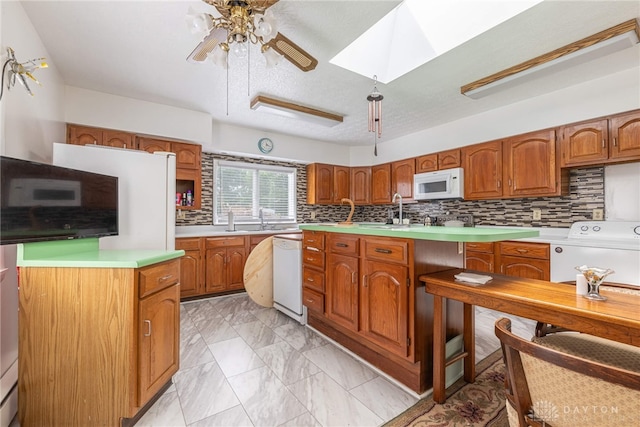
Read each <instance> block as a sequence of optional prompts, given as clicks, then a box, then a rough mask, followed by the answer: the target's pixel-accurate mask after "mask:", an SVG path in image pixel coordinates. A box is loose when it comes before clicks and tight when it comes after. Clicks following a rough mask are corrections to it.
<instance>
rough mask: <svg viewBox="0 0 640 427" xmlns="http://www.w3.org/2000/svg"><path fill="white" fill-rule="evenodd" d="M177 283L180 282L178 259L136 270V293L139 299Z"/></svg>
mask: <svg viewBox="0 0 640 427" xmlns="http://www.w3.org/2000/svg"><path fill="white" fill-rule="evenodd" d="M178 282H180V259H179V258H178V259H174V260H171V261H166V262H163V263H160V264H154V265H151V266H149V267H143V268H141V269H139V270H138V285H139V286H138V289H139V291H138V292H139V295H140V298H144V297H146V296H147V295H150V294H152V293H154V292H157V291H159V290H161V289H164V288H168V287H169V286H171V285H175V284H176V283H178Z"/></svg>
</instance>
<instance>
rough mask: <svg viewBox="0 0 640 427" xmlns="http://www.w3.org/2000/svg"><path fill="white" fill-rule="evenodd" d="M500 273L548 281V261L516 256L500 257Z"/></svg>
mask: <svg viewBox="0 0 640 427" xmlns="http://www.w3.org/2000/svg"><path fill="white" fill-rule="evenodd" d="M500 273H502V274H506V275H507V276H516V277H524V278H527V279H538V280H547V281H548V280H550V264H549V261H548V260H544V259H533V258H524V257H517V256H501V257H500Z"/></svg>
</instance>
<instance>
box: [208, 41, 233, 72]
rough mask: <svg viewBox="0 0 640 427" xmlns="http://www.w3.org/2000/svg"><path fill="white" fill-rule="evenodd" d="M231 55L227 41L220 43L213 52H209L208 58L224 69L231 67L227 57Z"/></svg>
mask: <svg viewBox="0 0 640 427" xmlns="http://www.w3.org/2000/svg"><path fill="white" fill-rule="evenodd" d="M228 57H229V45H228V44H226V43H220V44H219V45H218V47H217V49H214V50H213V52H209V53H207V59H208V60H210V61H211V62H213V63H214V64H216V65H217V66H219V67H222V68H223V69H225V70H226V69H227V68H229V63H228V62H227V59H228Z"/></svg>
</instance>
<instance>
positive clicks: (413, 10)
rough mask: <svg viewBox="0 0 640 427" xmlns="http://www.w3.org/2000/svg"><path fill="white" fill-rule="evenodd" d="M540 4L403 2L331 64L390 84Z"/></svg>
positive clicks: (528, 0)
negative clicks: (375, 77)
mask: <svg viewBox="0 0 640 427" xmlns="http://www.w3.org/2000/svg"><path fill="white" fill-rule="evenodd" d="M540 2H542V0H497V1H488V0H405V1H403V2H402V3H401V4H400V5H398V6H397V7H396V8H395V9H393V10H392V11H391V12H389V13H388V14H387V15H385V16H384V17H383V18H382V19H381V20H380V21H378V22H377V23H376V24H374V25H373V26H372V27H371V28H369V29H368V30H367V31H366V32H365V33H364V34H362V35H361V36H360V37H358V38H357V39H356V40H355V41H354V42H353V43H351V44H350V45H349V46H347V47H346V48H345V49H343V50H342V51H341V52H340V53H338V54H337V55H336V56H334V57H333V58H332V59H331V60H330V61H329V62H331V63H332V64H334V65H338V66H339V67H342V68H346V69H347V70H350V71H353V72H355V73H358V74H361V75H363V76H366V77H368V78H371V77H372V76H373V75H374V74H375V75H377V76H378V81H380V82H381V83H390V82H391V81H393V80H395V79H397V78H398V77H400V76H403V75H404V74H406V73H408V72H409V71H411V70H413V69H415V68H417V67H419V66H421V65H422V64H424V63H426V62H428V61H430V60H432V59H433V58H435V57H437V56H439V55H442V54H443V53H445V52H447V51H449V50H451V49H453V48H454V47H456V46H459V45H461V44H462V43H464V42H466V41H468V40H470V39H472V38H474V37H476V36H477V35H479V34H481V33H483V32H485V31H487V30H489V29H490V28H493V27H495V26H496V25H498V24H500V23H502V22H504V21H506V20H508V19H509V18H512V17H514V16H515V15H517V14H519V13H521V12H524V11H525V10H527V9H529V8H531V7H533V6H535V5H536V4H538V3H540Z"/></svg>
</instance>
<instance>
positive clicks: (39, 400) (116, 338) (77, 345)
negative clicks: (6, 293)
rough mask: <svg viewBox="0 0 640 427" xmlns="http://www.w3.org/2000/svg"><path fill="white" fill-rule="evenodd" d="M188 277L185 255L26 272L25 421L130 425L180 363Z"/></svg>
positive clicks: (22, 312)
mask: <svg viewBox="0 0 640 427" xmlns="http://www.w3.org/2000/svg"><path fill="white" fill-rule="evenodd" d="M179 278H180V262H179V260H177V259H174V260H170V261H166V262H162V263H158V264H153V265H150V266H147V267H143V268H138V269H136V268H110V267H107V268H94V267H82V268H80V267H23V268H21V269H20V293H19V308H20V309H19V312H18V314H19V317H20V319H19V337H20V339H19V342H18V344H19V351H18V357H19V363H18V369H19V375H18V392H19V399H18V405H19V408H18V417H19V420H20V424H21V425H25V426H28V425H88V424H91V425H112V426H115V425H120V424H121V420H122V419H126V418H133V417H134V416H136V414H137V413H138V412H139V411H140V410H141V408H142V407H143V406H145V405H146V404H147V403H148V402H149V401H150V400H151V399H153V398H154V397H156V396H159V395H160V393H161V392H162V391H163V389H164V388H165V387H166V386H168V384H169V383H170V381H171V377H172V375H173V374H175V373H176V372H177V371H178V367H179V354H180V353H179V343H180V339H179V331H180V298H179V292H180V289H179V288H180V285H179ZM45 294H46V295H47V298H41V296H42V295H45ZM52 319H55V321H54V322H52V321H51V320H52ZM43 355H46V357H44V356H43Z"/></svg>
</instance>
